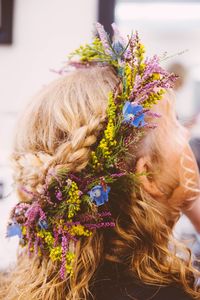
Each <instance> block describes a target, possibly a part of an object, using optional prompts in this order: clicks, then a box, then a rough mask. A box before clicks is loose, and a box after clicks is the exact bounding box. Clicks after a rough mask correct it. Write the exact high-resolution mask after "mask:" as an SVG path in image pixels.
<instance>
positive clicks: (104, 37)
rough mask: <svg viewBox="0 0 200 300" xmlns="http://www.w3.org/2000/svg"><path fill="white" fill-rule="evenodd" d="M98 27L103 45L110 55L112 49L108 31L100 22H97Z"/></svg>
mask: <svg viewBox="0 0 200 300" xmlns="http://www.w3.org/2000/svg"><path fill="white" fill-rule="evenodd" d="M96 29H97V33H98V35H99V38H100V40H101V42H102V45H103V47H104V50H105V53H106V54H108V55H112V51H111V49H110V44H109V43H110V41H109V37H108V34H107V33H106V31H105V30H104V27H103V26H102V25H101V24H100V23H96Z"/></svg>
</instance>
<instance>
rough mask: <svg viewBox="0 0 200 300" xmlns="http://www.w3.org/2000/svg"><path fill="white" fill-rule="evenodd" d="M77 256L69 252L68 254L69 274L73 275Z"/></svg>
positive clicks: (66, 266) (67, 269)
mask: <svg viewBox="0 0 200 300" xmlns="http://www.w3.org/2000/svg"><path fill="white" fill-rule="evenodd" d="M74 258H75V254H74V253H72V252H67V254H66V265H65V268H66V272H67V274H70V275H72V274H73V262H74Z"/></svg>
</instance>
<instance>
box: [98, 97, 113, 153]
mask: <svg viewBox="0 0 200 300" xmlns="http://www.w3.org/2000/svg"><path fill="white" fill-rule="evenodd" d="M107 115H108V124H107V126H106V129H105V131H104V137H103V139H102V140H101V141H100V143H99V146H98V148H99V149H100V150H101V153H102V156H103V157H104V158H108V157H109V156H110V155H111V153H112V148H113V147H114V146H116V144H117V141H116V140H115V123H114V122H115V116H116V105H115V101H114V97H113V93H109V96H108V110H107Z"/></svg>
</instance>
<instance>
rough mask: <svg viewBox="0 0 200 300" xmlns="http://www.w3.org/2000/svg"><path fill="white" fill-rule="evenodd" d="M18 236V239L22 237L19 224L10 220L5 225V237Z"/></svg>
mask: <svg viewBox="0 0 200 300" xmlns="http://www.w3.org/2000/svg"><path fill="white" fill-rule="evenodd" d="M16 235H17V236H18V237H19V238H20V239H21V238H22V230H21V226H20V225H19V224H18V223H17V222H16V221H12V222H11V223H9V224H8V226H7V232H6V237H12V236H16Z"/></svg>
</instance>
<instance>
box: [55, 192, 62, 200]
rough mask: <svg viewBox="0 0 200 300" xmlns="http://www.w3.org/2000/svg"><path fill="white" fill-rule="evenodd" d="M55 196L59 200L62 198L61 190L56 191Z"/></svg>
mask: <svg viewBox="0 0 200 300" xmlns="http://www.w3.org/2000/svg"><path fill="white" fill-rule="evenodd" d="M56 198H57V199H58V200H59V201H61V200H62V192H61V191H58V192H57V193H56Z"/></svg>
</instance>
